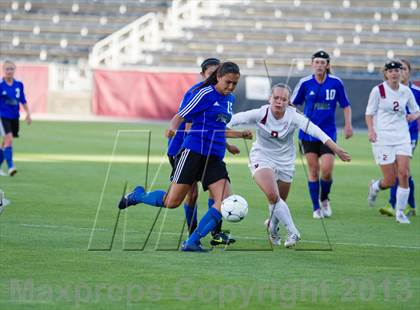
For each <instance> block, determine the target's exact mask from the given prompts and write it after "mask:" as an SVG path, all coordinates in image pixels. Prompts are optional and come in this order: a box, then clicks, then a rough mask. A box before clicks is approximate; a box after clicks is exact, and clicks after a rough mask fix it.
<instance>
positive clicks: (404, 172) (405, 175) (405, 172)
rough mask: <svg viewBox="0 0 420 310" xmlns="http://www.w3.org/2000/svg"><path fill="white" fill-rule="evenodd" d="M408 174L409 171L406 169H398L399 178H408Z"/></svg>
mask: <svg viewBox="0 0 420 310" xmlns="http://www.w3.org/2000/svg"><path fill="white" fill-rule="evenodd" d="M409 176H410V173H409V171H408V169H403V170H401V171H398V178H399V179H401V180H408V178H409Z"/></svg>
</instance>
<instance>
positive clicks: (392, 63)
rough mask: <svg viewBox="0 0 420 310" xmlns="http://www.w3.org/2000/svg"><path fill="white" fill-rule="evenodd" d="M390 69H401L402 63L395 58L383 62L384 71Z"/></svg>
mask: <svg viewBox="0 0 420 310" xmlns="http://www.w3.org/2000/svg"><path fill="white" fill-rule="evenodd" d="M391 69H402V64H401V63H400V62H399V61H395V60H392V61H389V62H387V63H385V66H384V70H385V71H386V70H391Z"/></svg>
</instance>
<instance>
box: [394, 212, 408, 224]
mask: <svg viewBox="0 0 420 310" xmlns="http://www.w3.org/2000/svg"><path fill="white" fill-rule="evenodd" d="M395 219H396V220H397V223H400V224H411V222H410V220H409V219H408V217H406V216H405V214H404V212H403V211H397V213H396V215H395Z"/></svg>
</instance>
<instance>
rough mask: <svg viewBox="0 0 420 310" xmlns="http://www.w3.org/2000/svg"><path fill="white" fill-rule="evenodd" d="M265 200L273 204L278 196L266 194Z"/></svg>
mask: <svg viewBox="0 0 420 310" xmlns="http://www.w3.org/2000/svg"><path fill="white" fill-rule="evenodd" d="M267 199H268V202H269V203H270V204H275V203H276V202H277V200H278V199H279V196H278V195H277V193H275V192H271V193H267Z"/></svg>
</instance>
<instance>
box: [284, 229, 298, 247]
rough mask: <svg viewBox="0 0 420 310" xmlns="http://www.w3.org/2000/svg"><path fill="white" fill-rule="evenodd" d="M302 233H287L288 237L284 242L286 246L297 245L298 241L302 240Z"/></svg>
mask: <svg viewBox="0 0 420 310" xmlns="http://www.w3.org/2000/svg"><path fill="white" fill-rule="evenodd" d="M300 239H301V238H300V234H299V233H298V232H296V233H290V232H289V234H288V235H287V239H286V241H285V242H284V246H285V247H286V248H291V247H292V246H295V245H296V243H298V241H299V240H300Z"/></svg>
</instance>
